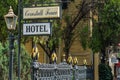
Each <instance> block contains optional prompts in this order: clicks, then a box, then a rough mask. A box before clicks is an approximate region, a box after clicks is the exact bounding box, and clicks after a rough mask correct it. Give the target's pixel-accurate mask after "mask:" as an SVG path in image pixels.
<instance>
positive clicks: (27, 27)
mask: <svg viewBox="0 0 120 80" xmlns="http://www.w3.org/2000/svg"><path fill="white" fill-rule="evenodd" d="M49 34H51V26H50V23H25V24H23V35H49Z"/></svg>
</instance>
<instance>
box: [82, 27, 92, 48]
mask: <svg viewBox="0 0 120 80" xmlns="http://www.w3.org/2000/svg"><path fill="white" fill-rule="evenodd" d="M89 33H90V32H89V27H88V26H85V27H84V28H83V29H82V30H81V31H80V42H81V44H82V47H83V48H84V49H86V48H88V47H89Z"/></svg>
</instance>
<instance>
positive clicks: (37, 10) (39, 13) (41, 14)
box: [23, 5, 62, 20]
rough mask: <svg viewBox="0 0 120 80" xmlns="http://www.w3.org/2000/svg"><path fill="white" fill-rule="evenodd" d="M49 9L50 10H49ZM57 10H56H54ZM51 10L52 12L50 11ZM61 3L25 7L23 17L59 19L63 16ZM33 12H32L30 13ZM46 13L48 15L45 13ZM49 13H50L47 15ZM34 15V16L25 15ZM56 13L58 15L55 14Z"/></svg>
mask: <svg viewBox="0 0 120 80" xmlns="http://www.w3.org/2000/svg"><path fill="white" fill-rule="evenodd" d="M47 10H48V11H47ZM52 10H53V11H56V12H52ZM50 11H51V12H50ZM61 11H62V8H61V6H60V5H54V6H40V7H27V8H23V19H25V20H26V19H57V18H58V19H59V18H61V17H62V13H61ZM28 12H31V13H28ZM45 13H46V15H45ZM47 13H49V14H48V15H49V16H47ZM25 14H26V15H32V16H25ZM50 14H51V15H50ZM55 14H56V16H54V15H55Z"/></svg>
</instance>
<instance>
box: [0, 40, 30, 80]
mask: <svg viewBox="0 0 120 80" xmlns="http://www.w3.org/2000/svg"><path fill="white" fill-rule="evenodd" d="M8 44H9V43H8V42H5V43H4V44H2V43H0V75H1V77H0V80H8V72H9V57H10V56H9V51H8V50H9V45H8ZM17 51H18V49H17V43H15V53H13V55H14V60H13V61H14V62H13V79H14V80H17V73H18V70H17V69H18V56H17V55H18V54H17V53H18V52H17ZM30 64H31V57H30V55H29V54H28V53H27V52H26V50H25V47H24V45H21V79H22V80H30V78H31V77H30V68H31V65H30Z"/></svg>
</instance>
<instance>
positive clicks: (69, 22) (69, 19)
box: [63, 0, 96, 57]
mask: <svg viewBox="0 0 120 80" xmlns="http://www.w3.org/2000/svg"><path fill="white" fill-rule="evenodd" d="M73 3H74V2H73ZM71 4H72V2H71ZM68 6H69V5H68ZM75 6H76V7H75V9H76V11H75V12H74V11H73V12H70V13H73V15H72V14H70V13H68V12H67V14H66V13H64V14H63V15H64V16H63V19H64V21H65V23H66V25H64V29H63V31H64V32H63V40H64V52H65V54H66V57H68V55H69V50H70V47H71V45H72V43H73V41H74V39H76V38H77V37H78V35H77V36H76V34H75V33H76V28H77V27H78V26H79V27H80V25H79V23H80V22H82V21H83V20H84V18H86V17H87V15H88V14H89V12H90V10H93V9H94V8H95V7H96V4H94V3H93V2H92V1H91V0H80V1H78V4H76V5H75ZM69 7H70V6H69ZM70 8H71V7H70ZM66 11H67V10H65V11H64V12H66ZM74 13H76V14H75V15H74ZM68 15H69V16H68ZM84 47H85V46H84Z"/></svg>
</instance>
